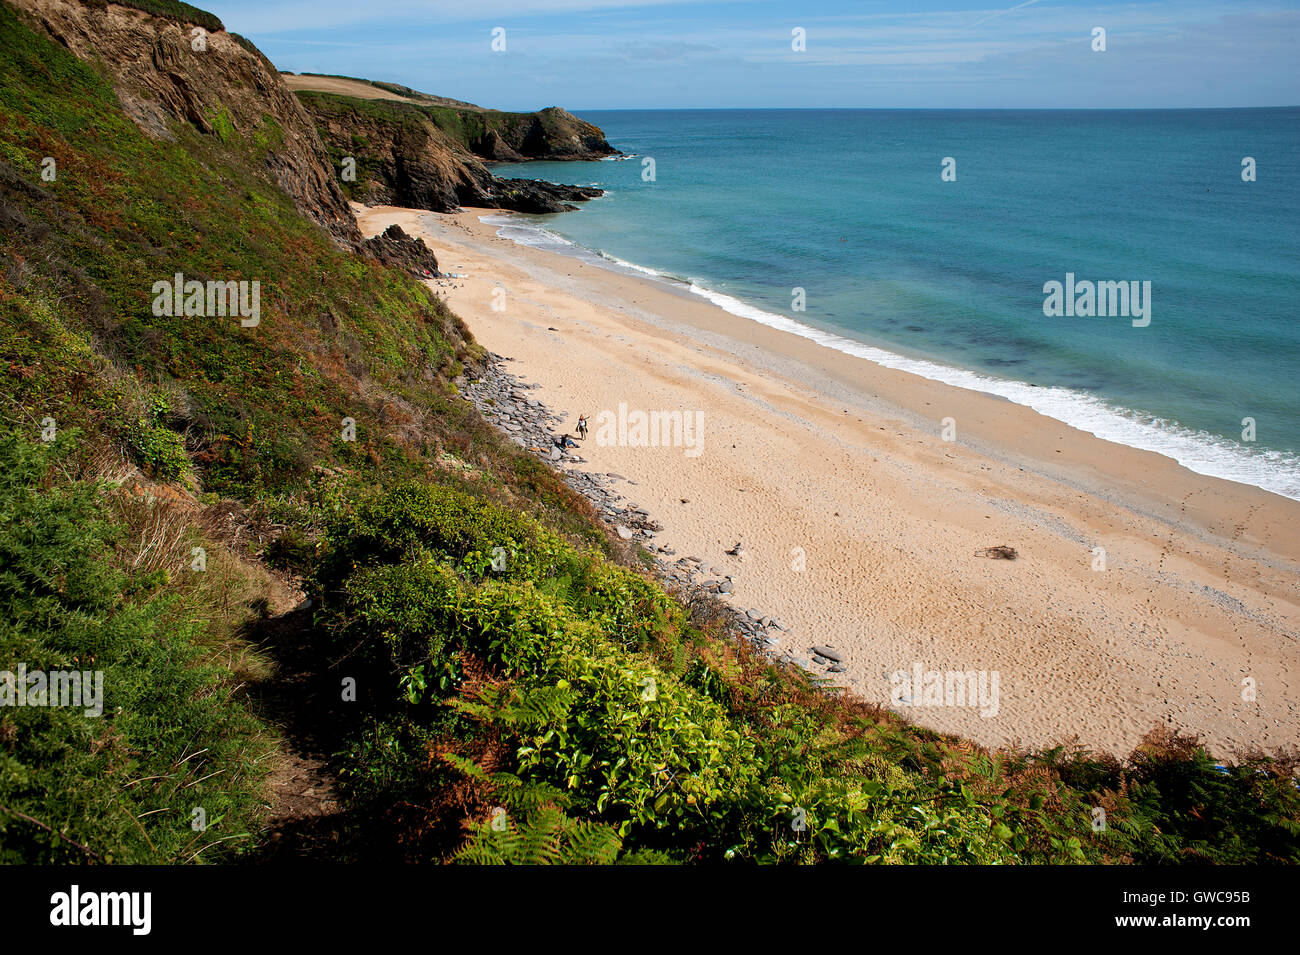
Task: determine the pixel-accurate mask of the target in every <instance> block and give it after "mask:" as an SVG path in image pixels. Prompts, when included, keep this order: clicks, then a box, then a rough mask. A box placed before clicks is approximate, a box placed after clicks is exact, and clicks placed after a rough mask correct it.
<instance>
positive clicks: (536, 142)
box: [298, 85, 616, 212]
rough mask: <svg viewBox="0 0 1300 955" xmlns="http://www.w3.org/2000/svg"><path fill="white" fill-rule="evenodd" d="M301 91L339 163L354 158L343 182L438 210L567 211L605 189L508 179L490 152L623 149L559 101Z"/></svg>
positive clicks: (517, 154) (515, 154) (364, 197)
mask: <svg viewBox="0 0 1300 955" xmlns="http://www.w3.org/2000/svg"><path fill="white" fill-rule="evenodd" d="M385 88H389V89H391V88H392V87H388V86H387V85H386V87H385ZM398 89H401V88H400V87H398ZM298 95H299V97H300V98H301V99H302V102H303V105H304V106H305V107H306V108H307V110H308V111H309V112H310V113H311V115H312V116H313V117H314V119H315V121H316V124H317V129H318V130H319V132H320V136H321V139H322V140H323V141H324V143H325V147H326V149H327V150H328V152H329V153H330V157H331V159H332V160H333V162H334V164H335V168H336V169H342V168H344V165H345V163H347V162H348V161H349V160H351V161H352V162H354V163H355V177H356V178H355V181H354V182H353V183H352V184H350V185H349V184H347V183H345V188H346V189H347V190H348V192H349V194H350V196H351V198H354V199H357V200H358V201H361V202H369V203H386V204H392V205H401V206H409V207H412V208H416V209H430V210H432V211H434V212H454V211H456V210H457V209H458V208H459V207H460V206H462V205H467V206H482V207H486V208H491V209H514V210H517V211H520V212H564V211H567V210H569V209H573V208H575V207H574V206H573V205H571V203H573V202H581V201H583V200H586V199H591V198H594V197H596V196H599V195H601V194H602V192H601V190H600V189H595V188H591V187H583V186H563V185H556V184H553V183H548V182H540V181H537V180H523V179H501V178H498V177H497V176H495V175H493V174H492V172H491V171H490V170H489V169H488V168H487V166H486V165H484V162H483V159H485V158H486V159H490V160H503V161H506V160H524V159H597V158H601V157H603V156H608V155H612V154H615V152H616V151H615V150H614V149H613V148H611V147H610V145H609V144H608V143H607V142H606V141H605V136H604V134H603V133H602V132H601V131H600V129H599V128H597V127H595V126H592V125H591V124H590V123H586V122H584V121H582V120H580V119H578V118H577V117H576V116H573V115H571V114H569V113H566V112H565V111H564V110H561V109H556V108H551V109H546V110H542V111H541V112H540V113H496V112H493V111H490V110H480V109H478V108H477V107H467V108H450V107H445V106H437V105H433V104H426V103H422V102H417V101H414V100H408V101H392V100H376V99H361V98H358V97H352V96H342V95H338V94H334V93H324V92H317V91H310V90H304V89H300V90H299V91H298ZM416 95H420V94H416Z"/></svg>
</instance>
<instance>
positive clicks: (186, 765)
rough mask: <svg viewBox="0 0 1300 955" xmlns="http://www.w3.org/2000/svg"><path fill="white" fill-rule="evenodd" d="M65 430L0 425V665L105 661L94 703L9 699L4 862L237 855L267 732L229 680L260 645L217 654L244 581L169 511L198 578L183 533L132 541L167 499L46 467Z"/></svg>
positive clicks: (57, 454) (250, 841) (58, 458)
mask: <svg viewBox="0 0 1300 955" xmlns="http://www.w3.org/2000/svg"><path fill="white" fill-rule="evenodd" d="M74 440H75V436H74V435H66V436H65V438H64V439H63V440H62V441H61V442H60V443H59V444H57V445H53V446H48V447H47V446H41V445H33V444H31V443H29V442H26V441H23V440H21V439H16V438H14V437H12V436H7V437H4V438H0V568H3V569H2V570H0V672H4V673H9V674H15V675H16V674H17V673H19V672H20V671H19V666H20V665H21V666H25V667H26V670H27V672H28V673H31V672H34V671H43V672H54V671H77V672H79V673H81V672H84V673H93V672H96V671H99V672H100V673H102V694H103V695H102V698H101V699H99V700H98V701H97V705H95V706H94V707H93V708H97V709H100V710H101V713H100V714H93V713H92V715H87V712H86V709H85V707H83V706H72V707H67V706H30V705H28V706H12V707H10V706H7V707H6V708H5V710H4V711H3V716H0V862H2V863H15V862H41V863H66V862H89V861H102V862H122V863H159V862H193V861H196V860H198V861H207V860H218V859H230V858H234V857H238V855H239V854H241V853H243V852H246V851H248V850H249V849H252V848H254V847H255V846H256V833H257V829H258V825H259V823H260V819H261V811H262V810H261V805H260V804H259V802H258V800H257V798H256V797H257V792H258V784H259V781H260V778H261V776H262V775H263V774H264V772H265V769H264V765H265V761H266V758H267V756H268V754H269V753H270V751H271V748H272V744H271V741H270V740H269V739H268V737H267V735H266V733H265V731H264V730H263V728H262V727H261V726H260V725H259V724H258V723H257V721H256V720H254V719H253V718H252V717H251V716H250V715H249V713H248V712H247V709H246V707H244V706H243V705H242V704H241V703H240V702H239V700H238V699H237V693H236V690H235V684H236V682H237V680H238V679H239V678H241V677H242V676H249V675H255V674H256V673H257V672H258V669H259V661H258V660H257V659H256V658H255V657H247V658H246V659H245V660H244V662H243V664H242V665H241V667H240V669H239V671H235V670H232V668H231V667H229V666H222V665H217V664H216V663H215V662H213V660H212V657H213V654H214V652H215V651H217V650H219V649H224V650H228V651H232V652H234V647H233V646H232V645H231V644H229V643H228V642H227V637H226V635H224V634H223V633H222V630H221V628H220V627H219V626H217V625H214V624H215V622H216V620H218V619H219V618H220V614H221V610H220V607H221V605H222V604H223V603H226V604H228V603H229V602H231V601H232V600H233V601H234V602H238V601H239V598H240V589H241V587H243V586H245V585H246V584H247V581H245V580H242V579H241V578H240V577H239V576H238V575H235V576H233V577H232V576H226V575H223V574H221V573H219V572H218V569H217V567H216V566H215V565H216V559H217V554H218V552H219V548H218V546H217V545H215V544H213V543H212V542H211V541H208V540H206V539H205V538H203V537H201V536H199V535H198V534H197V533H195V532H193V531H192V529H191V528H189V527H187V526H186V524H185V523H184V522H183V521H181V520H179V519H177V518H175V517H174V516H173V517H172V519H171V523H172V525H173V527H174V528H175V530H176V532H177V533H178V536H180V537H181V538H182V540H183V543H184V544H186V545H191V544H194V545H196V546H197V545H198V542H200V541H201V542H202V544H204V545H206V546H207V547H208V548H209V549H210V550H211V551H212V553H213V562H212V563H213V566H211V567H210V569H209V573H208V574H205V575H204V578H203V580H202V582H201V583H196V582H195V581H194V580H193V579H191V580H189V581H186V580H184V579H183V578H184V576H185V571H184V570H182V569H181V568H182V567H184V566H185V565H184V564H183V563H182V562H181V561H180V560H179V559H178V556H177V554H178V552H179V549H177V552H174V553H172V554H170V555H168V554H157V553H151V552H150V551H149V550H148V548H146V547H144V546H142V544H141V541H142V540H143V537H137V536H136V534H137V533H138V532H140V531H144V530H148V531H149V532H150V533H152V532H153V531H154V530H156V529H157V524H158V520H159V515H157V514H150V515H146V514H145V513H144V512H142V511H141V510H140V509H138V508H135V509H132V508H131V507H130V506H129V504H127V503H126V502H124V501H121V500H120V499H119V500H116V501H114V500H113V499H112V498H106V496H105V490H104V488H102V487H101V486H99V485H98V484H97V483H96V482H92V481H86V480H74V481H69V480H67V479H66V478H62V477H60V476H57V475H56V474H55V473H54V472H55V469H56V468H57V467H58V466H59V465H60V464H63V463H66V459H67V457H68V456H67V453H66V449H67V447H68V446H69V445H70V444H71V443H72V442H73V441H74ZM106 504H108V505H109V506H107V507H106V506H105V505H106ZM187 553H188V551H187ZM194 576H196V575H194V574H190V577H191V578H193V577H194ZM199 615H203V616H206V617H208V618H209V620H211V621H212V622H211V623H205V622H203V621H202V620H200V619H198V616H199ZM15 679H16V677H15ZM12 689H16V691H17V692H22V693H24V694H26V693H27V686H26V684H25V683H23V684H19V685H18V686H17V687H16V688H12ZM26 699H28V700H30V699H31V697H30V696H28V697H26ZM37 699H39V697H38V698H37ZM196 809H197V810H200V811H201V812H202V816H196V815H195V811H196ZM196 820H197V821H200V822H202V825H198V826H196V825H195V823H196Z"/></svg>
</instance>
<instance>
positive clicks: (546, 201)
mask: <svg viewBox="0 0 1300 955" xmlns="http://www.w3.org/2000/svg"><path fill="white" fill-rule="evenodd" d="M493 180H494V181H493V182H492V183H491V185H490V186H489V187H488V188H487V190H486V193H487V198H488V199H489V200H491V201H490V202H489V203H487V204H488V205H492V206H495V207H496V208H499V209H513V210H515V211H516V212H535V213H543V212H571V211H572V210H574V209H576V208H577V206H575V205H572V203H574V202H586V201H587V200H588V199H595V198H596V197H597V196H603V195H604V194H605V190H603V189H597V188H595V187H594V186H563V185H559V184H557V183H553V182H543V181H542V180H540V179H497V178H496V177H493Z"/></svg>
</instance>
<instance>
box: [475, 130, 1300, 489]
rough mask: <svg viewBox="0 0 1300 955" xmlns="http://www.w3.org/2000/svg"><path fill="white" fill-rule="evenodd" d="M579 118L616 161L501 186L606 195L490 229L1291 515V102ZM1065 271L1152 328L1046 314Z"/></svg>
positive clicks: (545, 169) (1299, 362)
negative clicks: (1112, 287)
mask: <svg viewBox="0 0 1300 955" xmlns="http://www.w3.org/2000/svg"><path fill="white" fill-rule="evenodd" d="M583 116H584V118H586V119H589V120H591V121H592V122H594V123H596V124H598V125H600V126H601V127H602V128H603V129H604V130H605V132H606V135H607V136H608V138H609V140H610V142H611V143H612V144H613V145H614V146H615V147H616V148H618V149H620V150H622V151H624V152H626V153H631V154H635V158H633V159H631V160H628V161H624V162H608V161H607V162H592V163H530V164H526V165H517V166H502V167H498V169H497V170H496V171H497V172H498V174H501V175H507V176H511V175H514V176H525V177H530V178H541V179H550V180H553V181H558V182H567V183H581V184H587V183H594V184H596V185H599V186H601V187H603V188H605V189H607V190H608V191H609V193H608V195H607V196H606V197H604V198H602V199H598V200H595V201H593V202H590V203H587V204H585V205H584V206H583V207H582V210H581V211H580V212H576V213H568V214H563V215H556V216H530V217H525V219H524V221H522V222H521V221H520V220H519V219H518V218H516V219H514V220H513V221H514V223H515V224H514V226H513V227H509V228H505V229H504V230H503V233H502V234H505V235H508V236H510V237H512V238H514V239H516V240H517V241H522V242H526V243H529V244H534V245H542V246H549V247H553V248H556V249H557V250H559V251H564V252H568V253H570V254H579V255H585V256H587V257H591V255H590V252H596V253H599V254H600V256H602V257H603V258H601V261H602V262H603V263H604V264H607V265H610V266H611V267H624V268H625V267H628V266H629V265H635V266H637V267H640V268H642V269H645V270H649V271H650V272H651V273H653V274H655V275H656V276H659V277H661V278H663V279H664V280H666V281H679V282H684V283H686V284H687V285H689V286H691V287H692V288H693V290H694V291H696V292H698V293H700V294H702V295H705V296H707V297H709V298H711V299H713V300H714V301H716V302H718V303H719V304H721V305H723V306H724V307H726V308H728V309H729V310H731V311H733V312H736V313H737V314H741V315H744V316H746V317H749V318H752V319H754V320H756V321H763V322H765V323H767V324H771V325H777V326H779V327H787V328H790V329H791V330H795V331H798V332H799V333H801V334H805V335H808V336H809V337H811V338H815V339H817V340H821V341H824V342H826V343H827V344H830V345H832V346H833V347H837V348H840V349H842V350H844V351H848V352H850V353H854V354H859V355H862V356H863V357H867V358H871V359H872V360H875V361H879V362H881V363H882V364H887V365H891V366H893V367H901V368H906V369H908V370H912V371H916V372H918V373H921V374H924V375H926V376H928V377H931V378H937V379H940V380H944V381H950V382H952V383H954V384H962V385H967V386H970V387H977V388H980V389H981V390H985V391H991V392H994V393H998V394H1002V395H1004V396H1006V397H1008V398H1010V399H1011V400H1014V401H1017V402H1020V403H1022V404H1026V405H1029V406H1031V407H1034V408H1036V409H1037V410H1039V411H1040V412H1042V413H1044V414H1048V415H1051V416H1052V417H1055V418H1058V419H1060V420H1063V421H1066V422H1067V423H1069V424H1072V425H1074V426H1076V427H1080V428H1083V429H1085V430H1087V431H1090V432H1093V433H1095V434H1097V435H1099V436H1101V437H1105V438H1108V439H1110V440H1115V441H1120V442H1122V443H1125V444H1129V445H1132V446H1136V447H1143V448H1146V449H1148V450H1154V451H1159V452H1161V453H1164V454H1167V455H1169V456H1171V457H1173V458H1175V459H1176V460H1178V461H1180V462H1181V463H1183V464H1185V465H1186V466H1188V467H1190V468H1192V469H1193V470H1196V471H1199V472H1201V473H1205V474H1212V475H1216V476H1219V477H1225V478H1230V479H1233V480H1237V481H1242V482H1244V483H1249V484H1255V485H1257V486H1260V487H1264V488H1267V489H1269V490H1272V491H1275V492H1277V493H1280V494H1285V495H1287V496H1289V497H1294V498H1298V499H1300V373H1298V372H1300V325H1298V324H1297V320H1296V319H1297V314H1296V299H1297V292H1298V291H1300V109H1258V110H1170V111H934V110H917V111H912V110H809V111H785V110H754V111H749V110H725V111H619V112H607V111H591V112H588V113H584V114H583ZM1246 156H1250V157H1253V158H1254V159H1255V161H1256V170H1257V179H1256V181H1254V182H1243V181H1242V176H1241V172H1242V159H1243V157H1246ZM643 157H652V158H653V159H654V161H655V180H654V181H653V182H647V181H644V179H643V169H644V166H643ZM944 157H953V158H954V159H955V160H956V175H957V178H956V181H952V182H945V181H943V180H942V179H941V176H940V172H941V162H942V160H943V159H944ZM564 240H567V241H564ZM568 243H572V244H571V245H570V244H568ZM588 250H589V251H588ZM620 263H622V264H621V265H620ZM1067 272H1072V273H1074V274H1075V276H1076V279H1077V280H1079V281H1082V280H1092V281H1139V282H1146V281H1149V282H1150V283H1151V300H1150V324H1149V325H1147V326H1146V327H1134V325H1133V322H1132V320H1131V319H1130V318H1127V317H1078V316H1072V317H1065V316H1061V317H1048V316H1045V315H1044V298H1045V295H1044V290H1043V287H1044V283H1047V282H1050V281H1057V282H1061V283H1064V282H1065V281H1066V273H1067ZM796 287H798V288H802V289H804V290H805V294H806V310H805V311H798V310H796V309H795V308H794V301H793V292H792V290H793V289H795V288H796ZM1139 320H1140V319H1139ZM1031 386H1032V387H1031ZM1244 418H1252V419H1254V422H1255V440H1254V441H1247V440H1243V435H1242V431H1243V423H1242V422H1243V419H1244ZM936 427H937V424H936Z"/></svg>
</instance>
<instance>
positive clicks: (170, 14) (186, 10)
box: [113, 0, 225, 33]
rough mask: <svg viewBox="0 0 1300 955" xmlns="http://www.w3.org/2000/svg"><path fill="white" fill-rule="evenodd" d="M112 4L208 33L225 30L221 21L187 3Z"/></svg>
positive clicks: (129, 0) (126, 0) (137, 0)
mask: <svg viewBox="0 0 1300 955" xmlns="http://www.w3.org/2000/svg"><path fill="white" fill-rule="evenodd" d="M113 2H114V3H120V4H121V5H122V6H124V7H133V8H135V9H136V10H143V11H144V12H145V13H152V14H153V15H154V16H156V17H162V18H163V19H165V20H175V21H176V22H178V23H192V24H194V25H196V26H201V27H203V29H205V30H207V31H209V32H210V33H216V32H217V31H219V30H224V29H225V26H224V25H223V24H222V22H221V20H220V19H219V18H218V17H216V16H215V15H213V14H211V13H208V11H206V10H200V9H199V8H198V7H194V6H190V4H188V3H183V2H181V0H113Z"/></svg>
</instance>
